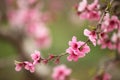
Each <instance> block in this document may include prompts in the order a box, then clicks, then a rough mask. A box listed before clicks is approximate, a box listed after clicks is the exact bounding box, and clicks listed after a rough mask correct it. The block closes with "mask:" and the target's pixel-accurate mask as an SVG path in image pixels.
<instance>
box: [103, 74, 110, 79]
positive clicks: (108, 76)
mask: <svg viewBox="0 0 120 80" xmlns="http://www.w3.org/2000/svg"><path fill="white" fill-rule="evenodd" d="M110 79H111V75H110V74H108V73H105V74H104V76H103V80H110Z"/></svg>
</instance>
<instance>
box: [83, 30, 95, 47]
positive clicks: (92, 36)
mask: <svg viewBox="0 0 120 80" xmlns="http://www.w3.org/2000/svg"><path fill="white" fill-rule="evenodd" d="M84 35H85V36H87V37H88V38H89V40H90V41H91V42H92V43H93V45H94V46H96V40H97V33H96V32H95V31H89V30H88V29H85V30H84Z"/></svg>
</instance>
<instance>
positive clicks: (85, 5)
mask: <svg viewBox="0 0 120 80" xmlns="http://www.w3.org/2000/svg"><path fill="white" fill-rule="evenodd" d="M85 8H87V0H83V1H82V2H80V3H79V5H78V12H82V11H84V10H85Z"/></svg>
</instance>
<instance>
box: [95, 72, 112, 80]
mask: <svg viewBox="0 0 120 80" xmlns="http://www.w3.org/2000/svg"><path fill="white" fill-rule="evenodd" d="M111 78H112V76H111V75H110V74H109V73H103V74H101V75H97V76H96V77H95V79H94V80H111Z"/></svg>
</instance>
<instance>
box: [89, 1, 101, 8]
mask: <svg viewBox="0 0 120 80" xmlns="http://www.w3.org/2000/svg"><path fill="white" fill-rule="evenodd" d="M99 7H100V5H98V0H94V2H93V3H91V4H90V5H88V7H87V8H88V10H95V9H99Z"/></svg>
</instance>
